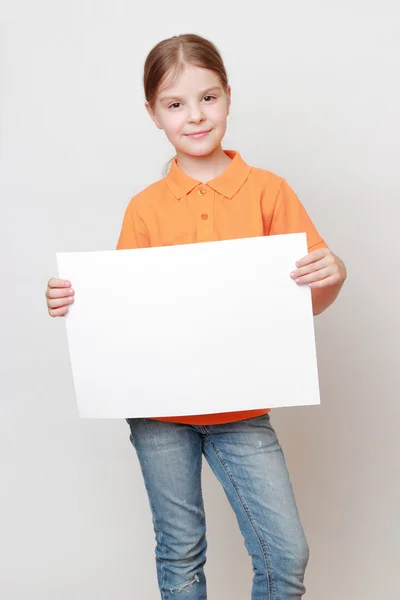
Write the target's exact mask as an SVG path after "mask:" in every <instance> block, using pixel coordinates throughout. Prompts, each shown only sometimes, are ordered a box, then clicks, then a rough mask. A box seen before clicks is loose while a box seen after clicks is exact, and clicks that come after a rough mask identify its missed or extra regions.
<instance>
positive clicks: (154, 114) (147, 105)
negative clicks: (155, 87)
mask: <svg viewBox="0 0 400 600" xmlns="http://www.w3.org/2000/svg"><path fill="white" fill-rule="evenodd" d="M144 105H145V107H146V110H147V112H148V113H149V115H150V118H151V120H152V121H153V123H155V124H156V126H157V127H158V129H162V127H161V124H160V121H159V120H158V118H157V115H156V113H155V112H154V110H153V109H152V108H151V106H150V104H149V103H148V102H147V100H146V102H145V103H144Z"/></svg>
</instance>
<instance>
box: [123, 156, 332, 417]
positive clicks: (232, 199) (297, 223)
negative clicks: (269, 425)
mask: <svg viewBox="0 0 400 600" xmlns="http://www.w3.org/2000/svg"><path fill="white" fill-rule="evenodd" d="M225 153H226V154H227V155H228V156H229V157H230V158H232V160H231V162H230V164H229V166H228V167H227V169H225V171H224V172H223V173H222V174H221V175H219V176H218V177H216V178H215V179H213V180H211V181H208V182H207V183H206V184H205V183H202V182H201V181H196V180H195V179H192V178H191V177H189V176H188V175H186V174H185V173H183V171H181V170H180V168H179V167H178V165H177V163H176V159H175V160H174V161H173V164H172V167H171V170H170V172H169V173H168V175H167V176H166V177H164V178H163V179H161V180H160V181H157V182H156V183H154V184H152V185H150V186H149V187H147V188H146V189H145V190H143V191H142V192H140V193H139V194H137V195H136V196H134V197H133V198H132V200H131V201H130V203H129V205H128V207H127V209H126V211H125V216H124V219H123V224H122V230H121V233H120V237H119V240H118V245H117V250H122V249H125V250H126V249H129V248H149V247H152V246H172V245H177V244H192V243H195V242H210V241H214V240H230V239H235V238H249V237H259V236H263V235H275V234H283V233H302V232H305V233H306V234H307V241H308V249H309V251H312V250H315V249H316V248H323V247H326V244H325V242H324V240H323V239H322V238H321V237H320V236H319V234H318V232H317V230H316V229H315V227H314V225H313V223H312V221H311V219H310V217H309V216H308V214H307V212H306V211H305V209H304V207H303V205H302V204H301V202H300V200H299V199H298V198H297V196H296V194H295V193H294V192H293V190H292V189H291V188H290V187H289V185H288V184H287V183H286V181H285V180H284V179H282V178H281V177H278V176H277V175H274V174H273V173H271V172H269V171H265V170H263V169H258V168H255V167H251V166H249V165H248V164H246V163H245V161H244V160H243V159H242V158H241V156H240V154H239V153H238V152H234V151H225ZM300 258H302V257H301V256H299V259H300ZM293 266H294V265H293ZM289 275H290V274H289V273H288V277H289ZM268 411H269V409H263V410H248V411H239V412H229V413H215V414H212V415H195V416H193V415H191V416H183V417H179V416H177V417H157V420H162V421H175V422H177V423H189V424H193V425H212V424H214V425H215V424H218V423H228V422H232V421H240V420H242V419H250V418H252V417H256V416H260V415H263V414H265V413H267V412H268Z"/></svg>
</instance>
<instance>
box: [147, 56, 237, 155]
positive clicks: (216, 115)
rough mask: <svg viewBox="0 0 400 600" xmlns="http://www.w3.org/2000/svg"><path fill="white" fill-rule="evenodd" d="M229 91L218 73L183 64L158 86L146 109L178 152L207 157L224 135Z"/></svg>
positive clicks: (218, 145) (218, 144) (219, 143)
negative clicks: (154, 97)
mask: <svg viewBox="0 0 400 600" xmlns="http://www.w3.org/2000/svg"><path fill="white" fill-rule="evenodd" d="M230 96H231V91H230V88H228V90H227V92H225V91H224V89H223V87H222V85H221V82H220V80H219V77H218V75H216V74H215V73H214V72H213V71H209V70H208V69H202V68H200V67H194V66H191V65H186V66H185V68H184V69H183V71H182V73H180V75H179V76H178V77H177V78H176V79H173V80H172V82H171V84H167V86H166V87H163V88H161V89H160V91H159V92H158V94H157V97H156V99H155V102H154V105H153V107H152V108H151V107H150V106H149V104H148V103H146V108H147V110H148V112H149V114H150V116H151V118H152V119H153V121H154V122H155V124H156V125H157V127H158V128H159V129H163V130H164V132H165V134H166V136H167V138H168V139H169V141H170V142H171V144H172V145H173V146H174V147H175V149H176V152H177V154H178V155H179V154H186V155H189V156H198V157H201V156H207V155H209V154H211V153H212V152H213V151H214V150H216V149H217V148H219V147H220V145H221V142H222V138H223V137H224V135H225V131H226V125H227V117H228V114H229V107H230V103H231V99H230Z"/></svg>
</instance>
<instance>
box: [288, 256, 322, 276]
mask: <svg viewBox="0 0 400 600" xmlns="http://www.w3.org/2000/svg"><path fill="white" fill-rule="evenodd" d="M328 265H329V261H327V257H326V256H325V257H324V258H322V259H321V260H317V262H313V263H310V264H309V265H306V266H305V267H301V268H300V269H296V270H295V271H293V272H292V273H290V276H291V277H292V278H293V279H298V278H299V277H302V276H303V275H307V273H314V271H319V270H320V269H323V268H325V267H327V266H328Z"/></svg>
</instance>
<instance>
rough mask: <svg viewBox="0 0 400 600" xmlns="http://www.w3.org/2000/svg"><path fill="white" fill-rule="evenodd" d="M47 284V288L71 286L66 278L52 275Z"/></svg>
mask: <svg viewBox="0 0 400 600" xmlns="http://www.w3.org/2000/svg"><path fill="white" fill-rule="evenodd" d="M47 285H48V287H49V288H65V287H71V282H70V281H68V280H67V279H56V278H55V277H52V278H51V279H49V282H48V284H47Z"/></svg>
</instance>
